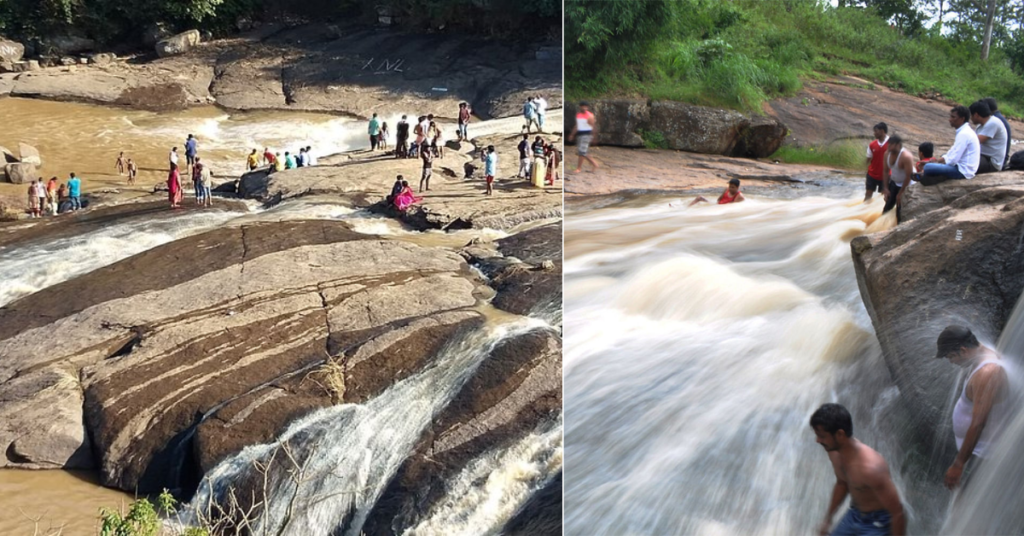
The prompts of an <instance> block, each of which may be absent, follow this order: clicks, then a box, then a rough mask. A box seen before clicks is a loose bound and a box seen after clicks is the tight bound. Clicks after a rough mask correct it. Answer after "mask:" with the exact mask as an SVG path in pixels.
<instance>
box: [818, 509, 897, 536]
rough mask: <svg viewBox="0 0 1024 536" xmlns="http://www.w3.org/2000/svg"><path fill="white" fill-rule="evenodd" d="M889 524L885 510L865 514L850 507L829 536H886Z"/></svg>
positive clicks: (887, 513)
mask: <svg viewBox="0 0 1024 536" xmlns="http://www.w3.org/2000/svg"><path fill="white" fill-rule="evenodd" d="M890 523H891V520H890V518H889V512H887V511H885V510H876V511H874V512H866V513H865V512H861V511H860V510H857V509H856V508H854V507H852V506H851V507H850V509H849V510H847V511H846V515H845V516H843V519H842V520H840V521H839V524H838V525H836V528H835V529H834V530H833V531H832V535H831V536H888V535H889V528H890Z"/></svg>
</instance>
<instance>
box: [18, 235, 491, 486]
mask: <svg viewBox="0 0 1024 536" xmlns="http://www.w3.org/2000/svg"><path fill="white" fill-rule="evenodd" d="M482 284H483V283H482V282H481V281H480V280H479V279H478V278H477V277H476V276H474V275H473V274H472V273H471V271H470V270H469V268H468V265H467V264H466V263H465V261H463V260H462V258H461V257H460V256H458V255H457V254H456V253H454V252H451V251H447V250H443V249H440V248H422V247H419V246H416V245H412V244H409V243H403V242H398V241H388V240H382V239H378V238H375V237H372V236H368V235H362V234H358V233H355V232H353V231H351V230H350V229H349V228H348V227H347V225H346V224H344V223H342V222H337V221H295V222H274V223H256V224H251V225H243V226H240V227H235V228H225V229H220V230H215V231H211V232H207V233H204V234H200V235H196V236H193V237H189V238H185V239H182V240H178V241H175V242H171V243H169V244H166V245H163V246H160V247H157V248H154V249H152V250H149V251H147V252H144V253H141V254H139V255H136V256H134V257H130V258H128V259H126V260H124V261H121V262H118V263H115V264H113V265H110V266H107V267H105V268H101V269H99V270H96V271H94V272H92V273H89V274H86V275H84V276H81V277H79V278H76V279H73V280H71V281H67V282H65V283H61V284H58V285H55V286H53V287H50V288H47V289H45V290H42V291H40V292H38V293H36V294H33V295H32V297H31V298H32V299H23V300H18V301H15V302H13V303H11V304H9V305H8V306H6V307H4V308H0V355H3V356H4V359H3V360H0V401H5V402H8V401H9V402H10V403H0V448H3V449H4V451H5V452H6V453H7V455H6V456H5V457H4V458H0V466H3V467H8V466H10V467H25V468H46V467H61V466H89V465H91V460H97V461H98V463H99V469H100V473H101V476H102V480H103V483H104V484H105V485H109V486H114V487H119V488H121V489H125V490H135V489H136V488H137V489H138V490H139V491H140V492H148V491H159V490H160V489H162V488H163V487H168V488H171V489H182V488H186V489H187V488H188V487H189V486H191V485H194V483H195V481H196V480H197V479H198V478H199V477H200V476H201V474H202V472H203V471H205V470H206V469H209V468H210V467H212V466H213V465H214V464H216V463H217V462H218V461H219V460H221V459H223V458H224V457H225V456H227V455H229V454H231V453H234V452H237V451H238V450H240V449H241V448H242V447H244V446H245V445H249V444H253V443H258V442H262V441H267V440H270V439H272V438H273V437H274V436H275V434H276V433H277V432H278V431H279V429H280V428H281V427H282V426H283V425H284V424H285V423H287V422H288V421H289V420H291V419H293V418H295V417H297V416H299V415H302V414H304V413H305V412H308V411H310V410H312V409H315V408H317V407H321V406H324V405H328V404H330V403H332V400H333V399H334V398H335V397H336V396H338V395H340V396H341V397H342V400H343V401H345V402H359V401H362V400H365V399H367V398H369V397H372V396H374V395H376V394H377V393H379V392H380V391H381V390H383V389H385V388H386V387H387V386H389V385H391V384H392V383H393V382H395V381H398V380H400V379H401V378H403V377H406V376H408V375H409V374H412V373H414V372H416V371H417V370H419V369H421V368H422V367H423V366H425V365H427V364H428V363H429V360H430V359H431V358H432V356H433V355H434V354H435V352H436V351H437V349H438V348H439V347H440V346H441V345H442V344H443V343H444V341H445V340H447V339H448V338H449V337H451V336H452V335H453V334H455V333H456V332H458V331H459V330H462V329H469V328H471V327H473V326H475V325H478V324H479V323H480V322H481V321H482V317H481V315H480V313H478V312H477V311H476V310H475V309H474V306H475V305H476V304H477V301H478V291H479V289H480V287H481V286H482ZM40 341H45V343H44V344H40ZM329 358H330V359H332V360H333V361H335V362H336V363H338V364H340V365H341V367H342V370H343V371H344V372H343V375H344V379H343V384H344V392H343V393H332V392H330V391H329V390H328V389H326V388H325V386H324V385H325V383H326V382H324V381H323V378H321V377H319V376H318V371H319V370H320V365H322V364H323V363H325V361H326V360H327V359H329ZM39 423H45V425H40V424H39ZM90 453H91V456H90Z"/></svg>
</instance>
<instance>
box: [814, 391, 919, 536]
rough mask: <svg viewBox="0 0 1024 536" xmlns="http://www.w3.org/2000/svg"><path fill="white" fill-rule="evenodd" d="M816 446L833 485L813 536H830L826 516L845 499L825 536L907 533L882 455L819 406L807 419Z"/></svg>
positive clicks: (838, 412) (842, 416)
mask: <svg viewBox="0 0 1024 536" xmlns="http://www.w3.org/2000/svg"><path fill="white" fill-rule="evenodd" d="M811 428H812V429H813V430H814V435H815V436H816V437H817V443H818V444H819V445H821V446H822V447H824V448H825V452H827V453H828V459H829V460H830V461H831V462H832V469H833V470H834V471H835V474H836V484H835V486H834V487H833V488H832V500H831V502H830V503H829V506H828V513H827V514H826V515H825V521H823V522H822V524H821V527H820V529H819V533H820V534H822V535H825V534H830V533H829V527H830V526H831V525H832V516H833V515H835V513H836V510H838V509H839V505H841V504H843V500H844V499H845V498H846V495H847V494H849V495H850V509H849V510H848V511H847V512H846V515H845V516H843V519H842V521H840V522H839V525H838V526H836V528H835V530H833V531H832V532H831V534H832V535H833V536H855V535H856V536H874V535H879V536H880V535H883V534H892V535H894V536H902V535H903V534H906V533H907V521H906V518H904V516H903V503H902V502H900V495H899V493H898V492H897V491H896V486H895V485H894V484H893V483H892V477H891V476H890V475H889V466H888V465H887V464H886V463H885V459H883V458H882V455H881V454H879V453H877V452H875V451H874V449H872V448H871V447H869V446H867V445H865V444H863V443H861V442H860V441H857V440H856V439H854V438H853V419H852V418H851V417H850V412H849V411H847V410H846V408H844V407H843V406H840V405H839V404H824V405H822V406H821V407H820V408H818V410H817V411H815V412H814V415H811Z"/></svg>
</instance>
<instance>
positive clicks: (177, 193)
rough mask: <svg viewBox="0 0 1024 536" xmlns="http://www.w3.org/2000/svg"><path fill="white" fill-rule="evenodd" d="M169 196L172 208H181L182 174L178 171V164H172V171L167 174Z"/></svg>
mask: <svg viewBox="0 0 1024 536" xmlns="http://www.w3.org/2000/svg"><path fill="white" fill-rule="evenodd" d="M167 196H168V197H169V198H170V201H171V208H181V196H182V192H181V174H180V173H178V165H177V164H171V172H170V174H168V175H167Z"/></svg>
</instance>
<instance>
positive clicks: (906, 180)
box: [882, 134, 914, 223]
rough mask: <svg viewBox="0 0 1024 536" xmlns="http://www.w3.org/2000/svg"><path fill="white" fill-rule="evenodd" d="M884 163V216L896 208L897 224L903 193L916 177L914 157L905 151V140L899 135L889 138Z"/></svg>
mask: <svg viewBox="0 0 1024 536" xmlns="http://www.w3.org/2000/svg"><path fill="white" fill-rule="evenodd" d="M883 162H884V166H883V171H882V177H883V178H884V180H883V181H882V196H883V197H885V207H884V208H883V209H882V214H885V213H886V212H889V211H890V210H892V208H893V207H896V223H899V222H900V216H901V210H900V209H902V208H903V193H904V192H905V191H906V190H907V187H909V186H910V183H912V182H913V179H912V177H913V176H914V157H913V156H911V155H910V151H907V150H904V149H903V138H901V137H899V135H897V134H893V135H892V136H890V137H889V143H888V145H887V152H886V153H885V158H883Z"/></svg>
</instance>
